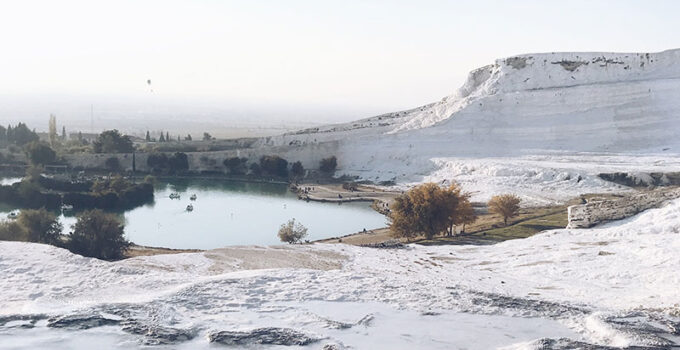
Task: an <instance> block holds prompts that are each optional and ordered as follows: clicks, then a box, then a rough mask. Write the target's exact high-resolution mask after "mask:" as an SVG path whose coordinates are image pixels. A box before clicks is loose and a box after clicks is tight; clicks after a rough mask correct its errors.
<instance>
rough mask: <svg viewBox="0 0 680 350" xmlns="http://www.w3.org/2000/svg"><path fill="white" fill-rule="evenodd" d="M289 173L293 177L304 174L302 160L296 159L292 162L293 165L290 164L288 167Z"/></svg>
mask: <svg viewBox="0 0 680 350" xmlns="http://www.w3.org/2000/svg"><path fill="white" fill-rule="evenodd" d="M290 173H291V174H292V175H293V176H294V177H302V176H304V175H305V168H304V167H303V166H302V162H300V161H299V160H298V161H297V162H295V163H293V165H291V167H290Z"/></svg>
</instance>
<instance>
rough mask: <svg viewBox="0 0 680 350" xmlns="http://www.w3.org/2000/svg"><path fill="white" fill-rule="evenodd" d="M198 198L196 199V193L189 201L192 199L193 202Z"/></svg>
mask: <svg viewBox="0 0 680 350" xmlns="http://www.w3.org/2000/svg"><path fill="white" fill-rule="evenodd" d="M196 198H198V197H196V193H194V194H192V195H191V197H189V199H191V200H192V201H195V200H196Z"/></svg>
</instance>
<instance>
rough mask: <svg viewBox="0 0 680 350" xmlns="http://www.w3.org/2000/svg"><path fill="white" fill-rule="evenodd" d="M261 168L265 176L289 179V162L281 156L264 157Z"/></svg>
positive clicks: (261, 159) (261, 160)
mask: <svg viewBox="0 0 680 350" xmlns="http://www.w3.org/2000/svg"><path fill="white" fill-rule="evenodd" d="M260 168H261V169H262V173H263V174H265V175H270V176H278V177H288V161H287V160H285V159H283V158H281V157H279V156H262V157H261V158H260Z"/></svg>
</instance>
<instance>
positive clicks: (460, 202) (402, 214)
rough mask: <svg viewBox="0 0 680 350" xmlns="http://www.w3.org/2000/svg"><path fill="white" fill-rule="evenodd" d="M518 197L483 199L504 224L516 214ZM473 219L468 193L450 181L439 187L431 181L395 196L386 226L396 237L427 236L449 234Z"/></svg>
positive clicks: (504, 196)
mask: <svg viewBox="0 0 680 350" xmlns="http://www.w3.org/2000/svg"><path fill="white" fill-rule="evenodd" d="M520 202H521V200H520V198H519V197H518V196H516V195H514V194H503V195H498V196H494V197H492V198H491V200H490V201H489V202H488V203H487V206H488V209H489V212H491V213H493V214H497V215H499V216H500V217H501V218H502V219H503V223H504V225H506V226H507V224H508V219H509V218H512V217H514V216H517V215H518V214H519V210H520ZM476 220H477V215H476V214H475V211H474V208H473V207H472V204H471V202H470V194H469V193H466V192H463V191H462V189H461V188H460V186H458V185H456V184H452V185H451V186H449V187H447V188H442V187H440V186H439V185H437V184H434V183H426V184H422V185H420V186H416V187H414V188H412V189H411V190H409V191H408V192H406V193H404V194H403V195H401V196H399V197H397V198H395V201H394V204H393V205H392V208H391V211H390V230H391V231H392V234H393V235H394V236H397V237H405V238H409V239H410V238H413V237H417V236H421V235H422V236H425V238H427V239H431V238H432V237H434V236H436V235H439V234H442V233H445V234H447V235H453V234H454V233H455V227H456V226H458V225H462V232H465V225H467V224H471V223H473V222H475V221H476Z"/></svg>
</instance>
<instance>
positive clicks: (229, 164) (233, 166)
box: [222, 157, 248, 175]
mask: <svg viewBox="0 0 680 350" xmlns="http://www.w3.org/2000/svg"><path fill="white" fill-rule="evenodd" d="M247 162H248V158H239V157H231V158H227V159H225V160H224V162H222V164H224V166H225V167H226V168H227V169H229V174H233V175H243V174H245V173H246V169H247V168H246V163H247Z"/></svg>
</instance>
